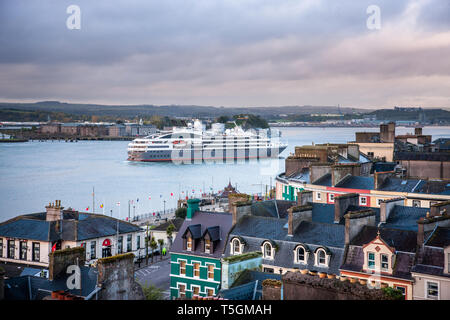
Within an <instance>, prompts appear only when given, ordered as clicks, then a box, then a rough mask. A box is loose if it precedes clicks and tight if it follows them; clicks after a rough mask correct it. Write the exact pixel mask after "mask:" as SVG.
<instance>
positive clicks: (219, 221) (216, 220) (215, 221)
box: [171, 211, 232, 258]
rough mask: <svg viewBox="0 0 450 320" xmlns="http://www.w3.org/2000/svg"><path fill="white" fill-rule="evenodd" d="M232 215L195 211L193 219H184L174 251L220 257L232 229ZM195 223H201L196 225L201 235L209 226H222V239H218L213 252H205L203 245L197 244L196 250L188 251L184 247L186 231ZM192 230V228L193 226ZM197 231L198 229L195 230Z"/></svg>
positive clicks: (173, 247) (173, 246)
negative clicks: (183, 236)
mask: <svg viewBox="0 0 450 320" xmlns="http://www.w3.org/2000/svg"><path fill="white" fill-rule="evenodd" d="M231 223H232V216H231V214H230V213H228V212H205V211H197V212H195V213H194V216H193V217H192V219H191V220H187V219H186V220H184V222H183V225H182V226H181V228H180V231H179V233H178V234H177V236H176V238H175V240H174V242H173V245H172V248H171V252H172V253H182V254H189V255H190V254H192V255H197V256H205V257H214V258H220V257H221V256H222V252H223V250H224V247H225V242H226V239H227V235H228V232H229V231H230V229H231ZM194 225H200V227H195V228H197V229H198V232H199V233H200V237H201V236H202V235H203V233H204V232H205V230H206V229H207V228H209V227H215V226H220V240H219V241H217V244H216V245H215V247H214V252H213V253H205V252H204V250H203V248H202V246H201V245H199V244H197V246H196V247H195V250H192V251H187V250H184V249H183V241H184V239H183V238H182V236H180V235H183V234H184V233H185V231H186V230H187V229H188V228H189V227H190V226H194ZM191 230H192V228H191ZM195 232H197V231H195Z"/></svg>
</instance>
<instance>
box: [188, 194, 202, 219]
mask: <svg viewBox="0 0 450 320" xmlns="http://www.w3.org/2000/svg"><path fill="white" fill-rule="evenodd" d="M199 203H200V199H188V201H187V211H186V220H191V219H192V218H193V217H194V214H195V212H196V211H198V210H199Z"/></svg>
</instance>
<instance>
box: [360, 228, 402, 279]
mask: <svg viewBox="0 0 450 320" xmlns="http://www.w3.org/2000/svg"><path fill="white" fill-rule="evenodd" d="M363 252H364V265H363V270H366V271H369V272H370V273H373V272H380V271H382V272H384V273H392V272H393V270H392V266H393V264H394V261H395V249H394V248H392V247H390V246H389V245H388V244H387V243H386V242H385V241H384V240H383V239H381V237H380V234H379V233H378V234H377V237H376V238H375V239H373V240H372V241H371V242H369V243H367V244H365V245H363Z"/></svg>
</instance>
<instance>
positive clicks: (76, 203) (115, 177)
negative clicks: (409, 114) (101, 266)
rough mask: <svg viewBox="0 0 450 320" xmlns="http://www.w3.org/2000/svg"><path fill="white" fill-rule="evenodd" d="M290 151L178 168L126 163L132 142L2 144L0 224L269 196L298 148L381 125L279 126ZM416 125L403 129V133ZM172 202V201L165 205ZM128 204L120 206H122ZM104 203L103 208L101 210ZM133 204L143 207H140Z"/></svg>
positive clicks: (437, 133)
mask: <svg viewBox="0 0 450 320" xmlns="http://www.w3.org/2000/svg"><path fill="white" fill-rule="evenodd" d="M277 129H279V130H280V131H281V132H282V139H283V140H284V141H286V142H288V148H287V149H286V150H285V151H284V152H283V153H282V154H281V155H280V158H278V159H263V160H259V161H257V160H251V161H249V162H243V163H223V164H192V165H175V164H173V163H135V162H128V161H126V158H127V144H128V141H79V142H76V143H75V142H64V141H53V142H52V141H46V142H38V141H32V142H24V143H0V222H2V221H4V220H7V219H9V218H12V217H14V216H16V215H18V214H24V213H32V212H41V211H44V210H45V209H44V206H45V205H47V204H48V203H49V202H50V201H54V200H56V199H59V200H61V203H62V205H63V206H64V207H72V208H74V209H76V210H79V211H87V210H88V211H89V212H92V211H93V210H92V209H93V197H92V189H93V187H94V188H95V208H94V211H95V212H96V213H103V212H104V213H105V214H108V215H111V210H112V215H113V216H114V217H120V218H125V217H127V216H128V201H129V200H133V204H132V205H131V216H133V214H141V213H148V212H154V211H159V210H162V209H163V208H164V206H165V208H173V207H175V206H176V201H177V200H178V199H179V198H184V197H186V195H189V196H192V195H194V196H200V194H201V193H202V192H210V191H211V190H213V191H214V192H217V191H218V190H221V189H223V187H225V186H226V185H227V184H228V182H229V181H231V183H232V184H233V185H234V186H236V185H237V189H238V190H239V191H241V192H246V193H250V194H255V193H262V192H265V185H267V186H270V184H272V185H274V184H275V181H274V177H275V175H276V174H277V173H279V172H282V171H283V170H284V158H285V157H286V156H288V155H289V153H291V152H293V151H294V148H295V146H300V145H307V144H311V143H312V142H314V143H316V144H317V143H326V142H330V143H345V142H347V141H353V140H354V138H355V134H354V133H355V132H358V131H378V130H379V129H378V128H330V127H327V128H316V127H314V128H312V127H306V128H277ZM413 131H414V129H413V128H402V127H398V128H396V133H397V134H405V133H409V132H413ZM423 133H424V134H432V135H433V140H434V139H438V138H441V137H444V138H450V127H425V128H424V129H423ZM164 201H165V202H164ZM118 202H120V206H118V205H117V203H118ZM101 204H103V208H101V207H100V205H101ZM133 206H134V207H135V208H133Z"/></svg>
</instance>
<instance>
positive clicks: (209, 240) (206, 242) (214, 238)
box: [203, 226, 220, 254]
mask: <svg viewBox="0 0 450 320" xmlns="http://www.w3.org/2000/svg"><path fill="white" fill-rule="evenodd" d="M218 241H220V227H219V226H214V227H209V228H206V230H205V232H204V233H203V248H204V251H205V253H209V254H211V253H213V252H214V248H215V246H216V244H217V242H218Z"/></svg>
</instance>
